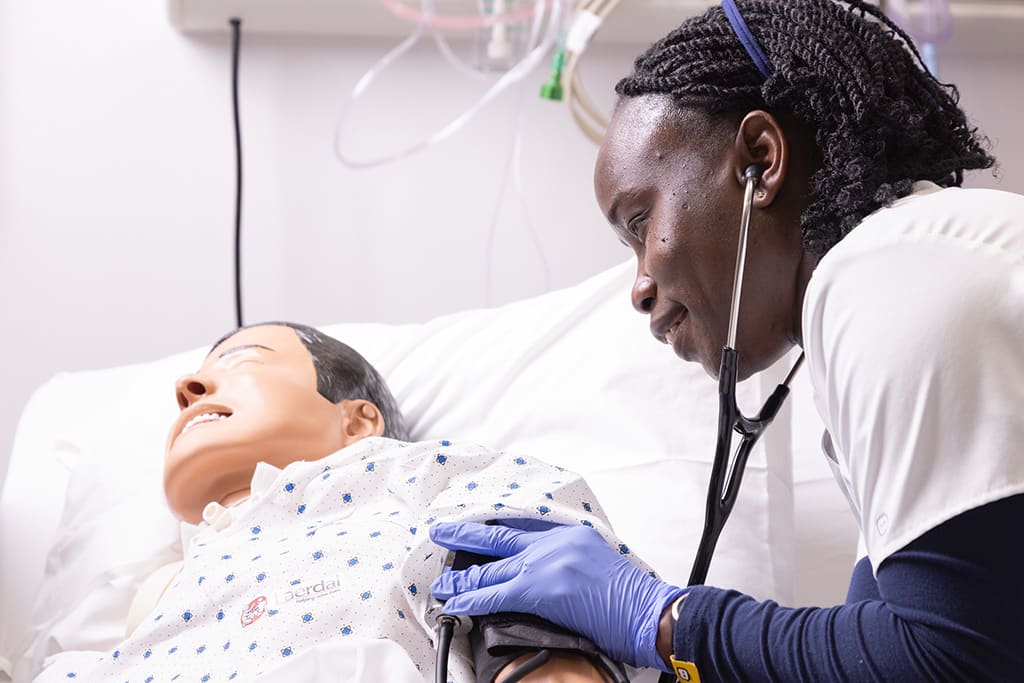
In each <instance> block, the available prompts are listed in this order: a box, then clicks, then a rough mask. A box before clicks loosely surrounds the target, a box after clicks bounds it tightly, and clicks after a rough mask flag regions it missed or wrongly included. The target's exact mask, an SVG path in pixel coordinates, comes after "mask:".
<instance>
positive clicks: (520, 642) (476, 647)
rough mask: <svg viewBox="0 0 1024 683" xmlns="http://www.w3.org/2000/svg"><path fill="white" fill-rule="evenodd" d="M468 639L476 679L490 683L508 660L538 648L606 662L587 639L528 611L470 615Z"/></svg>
mask: <svg viewBox="0 0 1024 683" xmlns="http://www.w3.org/2000/svg"><path fill="white" fill-rule="evenodd" d="M469 642H470V645H471V646H472V649H473V664H474V667H475V668H476V680H477V683H493V682H494V678H495V677H496V676H497V675H498V673H499V672H500V671H501V670H502V669H503V668H505V666H507V665H508V663H509V662H511V661H512V660H514V659H516V658H517V657H519V656H521V655H523V654H526V653H529V652H536V651H537V650H540V649H548V650H561V651H563V652H578V653H579V654H581V655H583V656H585V657H587V658H588V659H590V660H591V661H593V662H594V663H595V664H596V665H597V666H598V667H599V668H604V667H605V666H606V665H605V664H604V662H602V661H601V660H600V657H601V651H600V650H598V649H597V646H596V645H594V643H592V642H591V641H590V640H588V639H587V638H584V637H583V636H581V635H579V634H576V633H573V632H572V631H568V630H566V629H564V628H562V627H561V626H557V625H555V624H552V623H551V622H550V621H546V620H544V619H541V618H540V617H535V616H533V615H532V614H522V613H519V612H499V613H498V614H488V615H484V616H479V617H473V630H472V631H470V633H469ZM620 669H621V666H620Z"/></svg>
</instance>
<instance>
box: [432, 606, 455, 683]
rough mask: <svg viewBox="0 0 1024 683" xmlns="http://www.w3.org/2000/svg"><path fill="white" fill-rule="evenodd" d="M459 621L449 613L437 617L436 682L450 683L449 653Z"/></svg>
mask: <svg viewBox="0 0 1024 683" xmlns="http://www.w3.org/2000/svg"><path fill="white" fill-rule="evenodd" d="M456 623H457V622H456V621H455V620H454V619H452V617H450V616H448V615H447V614H442V615H441V616H439V617H438V618H437V661H435V662H434V682H435V683H448V653H449V652H450V651H451V649H452V636H453V635H454V633H455V624H456Z"/></svg>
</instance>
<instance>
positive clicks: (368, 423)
mask: <svg viewBox="0 0 1024 683" xmlns="http://www.w3.org/2000/svg"><path fill="white" fill-rule="evenodd" d="M338 409H339V410H341V413H342V415H341V417H342V426H341V428H342V435H341V436H342V441H343V444H344V445H345V446H348V445H350V444H353V443H355V442H356V441H359V440H361V439H365V438H366V437H368V436H381V435H382V434H384V416H383V415H382V414H381V412H380V410H379V409H378V408H377V406H375V405H374V404H372V403H370V402H369V401H367V400H365V399H353V400H345V401H342V402H341V403H339V404H338Z"/></svg>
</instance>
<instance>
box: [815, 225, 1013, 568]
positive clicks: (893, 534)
mask: <svg viewBox="0 0 1024 683" xmlns="http://www.w3.org/2000/svg"><path fill="white" fill-rule="evenodd" d="M889 227H890V226H887V225H882V226H874V225H866V224H865V225H862V226H860V227H858V229H857V231H854V233H852V234H851V235H850V237H848V238H847V239H848V240H850V241H851V244H849V245H842V244H841V245H840V247H842V248H840V247H836V249H835V250H834V251H836V252H837V253H835V254H833V253H832V252H830V253H829V254H827V255H826V256H825V257H824V259H823V260H822V262H821V264H820V265H819V267H818V270H817V271H816V272H815V274H814V276H813V277H812V279H811V283H810V285H809V286H808V289H807V295H806V299H805V304H804V311H803V329H804V342H805V352H806V354H807V360H808V370H809V372H810V375H811V382H812V384H813V386H814V392H815V402H816V404H817V407H818V411H819V413H820V414H821V416H822V419H823V420H824V421H825V423H826V426H827V428H828V431H829V433H830V434H831V436H832V442H833V445H834V447H835V451H836V457H837V466H838V470H839V478H840V480H841V484H842V485H843V486H844V487H845V488H846V489H847V492H848V494H849V498H850V500H851V504H852V506H853V508H854V514H855V515H856V516H857V517H858V523H859V525H860V528H861V533H862V536H863V539H864V542H865V545H866V548H867V553H868V556H869V557H870V558H871V564H872V566H873V567H874V568H875V570H876V571H877V569H878V567H879V565H880V564H881V563H882V561H883V560H885V558H886V557H888V556H889V555H890V554H892V553H893V552H895V551H896V550H898V549H899V548H902V547H903V546H905V545H906V544H907V543H909V542H911V541H913V540H914V539H915V538H918V537H919V536H921V535H922V534H923V533H925V532H926V531H928V530H929V529H932V528H934V527H935V526H937V525H938V524H941V523H942V522H944V521H946V520H948V519H951V518H952V517H954V516H956V515H958V514H960V513H962V512H964V511H966V510H970V509H973V508H975V507H978V506H981V505H984V504H986V503H989V502H992V501H995V500H998V499H1000V498H1004V497H1007V496H1010V495H1014V494H1017V493H1022V492H1024V458H1022V457H1021V456H1020V444H1021V443H1024V410H1021V406H1024V360H1022V355H1021V349H1022V348H1024V316H1022V315H1021V310H1022V307H1024V268H1022V267H1021V264H1020V263H1019V258H1017V259H1016V260H1014V259H1015V257H1013V256H1012V255H1009V254H1007V253H1004V252H1001V251H1000V250H998V249H995V248H989V247H986V246H985V245H977V244H971V243H967V242H966V241H965V240H962V239H959V238H957V237H956V236H955V235H954V236H950V235H943V236H941V237H937V236H935V235H932V234H929V235H926V236H923V237H920V238H916V237H913V236H910V237H908V236H906V235H902V236H900V237H899V239H896V238H893V240H892V241H891V242H886V241H885V240H886V237H885V235H884V234H881V235H880V234H879V231H882V232H883V233H884V230H886V229H888V228H889ZM862 229H864V230H865V232H864V234H859V235H858V232H859V231H861V230H862ZM872 231H874V232H872ZM844 242H845V240H844Z"/></svg>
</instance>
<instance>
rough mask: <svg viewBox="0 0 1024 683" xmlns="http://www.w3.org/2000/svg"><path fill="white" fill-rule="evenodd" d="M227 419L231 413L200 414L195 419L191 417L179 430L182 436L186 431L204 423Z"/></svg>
mask: <svg viewBox="0 0 1024 683" xmlns="http://www.w3.org/2000/svg"><path fill="white" fill-rule="evenodd" d="M229 417H231V413H221V412H210V413H201V414H199V415H196V416H195V417H193V418H192V419H191V420H189V421H188V422H186V423H185V426H184V427H182V428H181V433H182V434H184V433H185V432H187V431H188V430H190V429H192V428H193V427H195V426H196V425H199V424H203V423H204V422H218V421H220V420H226V419H227V418H229Z"/></svg>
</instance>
